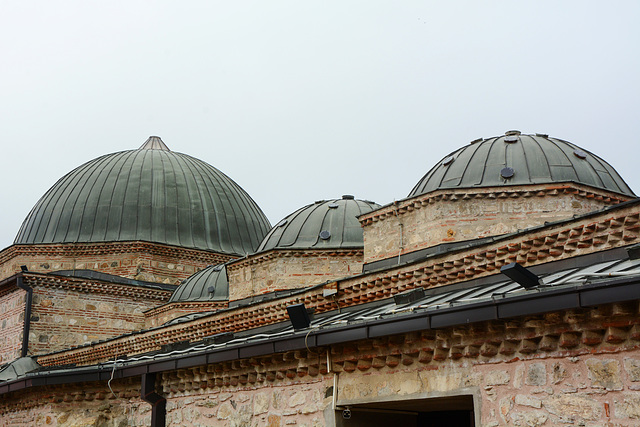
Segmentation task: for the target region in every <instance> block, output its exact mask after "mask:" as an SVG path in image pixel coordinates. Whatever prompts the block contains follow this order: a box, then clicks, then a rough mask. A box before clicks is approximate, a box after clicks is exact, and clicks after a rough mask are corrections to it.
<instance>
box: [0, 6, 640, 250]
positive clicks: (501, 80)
mask: <svg viewBox="0 0 640 427" xmlns="http://www.w3.org/2000/svg"><path fill="white" fill-rule="evenodd" d="M0 5H1V8H0V53H1V57H0V58H1V59H0V61H1V62H0V65H1V66H0V138H1V140H2V150H1V151H0V156H1V157H0V161H1V163H2V173H3V176H2V180H1V184H0V203H1V207H2V209H1V216H0V219H1V221H0V248H4V247H7V246H9V245H10V244H12V242H13V239H14V238H15V235H16V233H17V231H18V229H19V227H20V224H21V223H22V221H23V219H24V218H25V217H26V215H27V214H28V212H29V211H30V209H31V208H32V207H33V205H34V204H35V203H36V202H37V200H38V199H39V198H40V197H41V196H42V195H43V194H44V193H45V191H46V190H47V189H48V188H49V187H51V186H52V185H53V184H54V183H55V182H56V181H57V180H58V179H59V178H60V177H61V176H63V175H64V174H65V173H67V172H69V171H70V170H71V169H73V168H75V167H77V166H79V165H80V164H82V163H84V162H86V161H89V160H92V159H94V158H96V157H98V156H100V155H103V154H107V153H112V152H116V151H121V150H128V149H135V148H138V147H139V146H140V145H141V144H142V143H143V142H144V141H145V140H146V139H147V137H148V136H149V135H158V136H161V137H162V139H163V140H164V142H165V143H166V144H167V145H168V146H169V148H171V149H172V150H173V151H178V152H183V153H187V154H190V155H192V156H194V157H198V158H200V159H202V160H204V161H206V162H208V163H210V164H212V165H213V166H215V167H217V168H218V169H220V170H221V171H223V172H224V173H226V174H227V175H229V176H230V177H231V178H232V179H234V180H235V181H236V182H237V183H238V184H240V185H241V186H242V187H243V188H244V189H245V190H246V191H247V192H248V193H249V194H250V195H251V196H252V197H253V198H254V199H255V200H256V202H257V203H258V204H259V205H260V206H261V208H262V210H263V211H264V212H265V214H266V215H267V217H268V218H269V220H270V221H271V223H272V224H275V223H276V222H277V221H279V220H280V219H281V218H282V217H284V216H286V215H287V214H289V213H291V212H292V211H294V210H296V209H297V208H299V207H301V206H303V205H305V204H308V203H311V202H313V201H315V200H319V199H328V198H334V197H340V196H341V195H342V194H354V195H355V196H356V197H357V198H362V199H369V200H374V201H376V202H378V203H380V204H385V203H389V202H392V201H393V200H397V199H401V198H404V197H406V196H407V194H408V193H409V191H410V190H411V189H412V187H413V186H414V185H415V184H416V182H417V181H418V180H419V179H420V178H421V177H422V176H423V175H424V174H425V173H426V172H427V171H428V170H429V169H430V168H431V167H432V166H433V165H435V164H436V163H437V162H438V161H439V160H440V159H441V158H443V157H444V156H446V155H447V154H448V153H450V152H451V151H454V150H456V149H457V148H459V147H461V146H463V145H465V144H467V143H469V142H470V141H472V140H474V139H476V138H479V137H490V136H496V135H501V134H503V133H504V132H505V131H506V130H509V129H519V130H521V131H522V132H523V133H535V132H541V133H547V134H549V135H551V136H555V137H559V138H562V139H565V140H568V141H571V142H573V143H575V144H578V145H580V146H582V147H583V148H585V149H587V150H589V151H592V152H594V153H596V154H598V155H600V156H601V157H603V158H604V159H605V160H607V161H608V162H609V163H611V164H612V165H613V167H615V168H616V169H617V170H618V171H619V172H620V174H621V175H622V176H623V178H625V180H626V181H627V183H628V184H629V185H630V186H631V188H632V189H634V191H636V192H640V167H639V166H638V155H639V154H640V148H639V142H638V135H640V108H639V107H640V106H639V103H640V101H639V100H640V25H638V22H640V2H638V1H635V0H634V1H610V2H602V1H583V0H581V1H530V2H520V1H518V2H516V1H504V2H479V1H469V2H457V1H446V2H443V1H438V2H436V1H400V2H398V1H386V2H380V1H371V0H368V1H358V2H356V1H344V0H341V1H322V2H320V1H315V2H314V1H290V2H283V1H258V2H245V1H224V2H223V1H210V0H208V1H182V2H176V1H172V2H151V1H131V0H130V1H126V2H118V1H112V2H98V1H87V0H82V1H76V2H68V1H54V2H52V1H42V2H31V1H23V2H17V1H16V2H12V1H1V3H0Z"/></svg>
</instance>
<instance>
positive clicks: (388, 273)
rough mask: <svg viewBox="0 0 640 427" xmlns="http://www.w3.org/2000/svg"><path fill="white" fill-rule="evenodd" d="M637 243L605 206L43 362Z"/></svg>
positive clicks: (125, 349) (100, 356)
mask: <svg viewBox="0 0 640 427" xmlns="http://www.w3.org/2000/svg"><path fill="white" fill-rule="evenodd" d="M638 242H640V200H635V201H633V202H628V203H625V204H624V205H620V206H616V207H613V208H611V209H609V210H607V211H603V212H598V213H596V214H588V215H585V216H583V217H579V218H576V219H571V220H567V221H563V222H560V223H556V224H554V225H552V226H549V227H544V228H540V227H538V228H535V229H533V230H525V231H523V232H521V233H517V234H514V235H511V236H510V237H509V238H508V239H506V240H498V241H494V242H491V243H489V244H486V245H483V246H480V247H474V248H471V249H463V250H459V251H455V252H450V253H444V254H441V255H438V256H434V257H429V258H427V259H425V260H421V261H419V262H415V263H413V264H410V265H404V266H400V267H396V268H390V269H387V270H384V271H378V272H375V273H371V274H366V275H360V276H355V277H351V278H346V279H343V280H339V281H337V288H338V294H337V295H331V297H325V296H323V286H314V287H312V288H309V289H307V290H304V291H301V292H300V293H296V294H294V295H289V296H285V297H281V298H274V299H272V300H269V301H265V302H260V303H255V304H251V305H249V306H245V307H239V308H234V309H227V310H221V311H220V312H218V313H215V314H212V315H210V316H206V317H203V318H201V319H197V320H194V321H191V322H186V323H184V324H180V325H173V326H168V327H165V328H159V329H154V330H149V331H141V332H139V333H137V334H135V337H130V336H127V337H119V338H115V339H112V340H110V341H106V342H103V343H98V344H95V345H91V346H84V347H80V348H76V349H71V350H68V351H64V352H59V353H55V354H50V355H45V356H41V358H40V359H39V362H40V363H41V364H42V365H47V366H52V365H61V364H68V363H77V364H82V365H87V364H94V363H98V362H101V361H106V360H108V359H110V358H113V357H115V356H116V355H118V354H119V355H122V354H129V355H131V354H138V353H144V352H149V351H154V350H158V349H159V348H160V346H161V345H163V344H168V343H170V342H176V341H183V340H190V341H197V340H199V339H202V338H204V337H206V336H210V335H213V334H216V333H221V332H238V331H246V330H249V329H253V328H256V327H260V326H265V325H269V324H275V323H279V322H285V321H286V320H287V319H288V315H287V310H286V307H287V306H289V305H292V304H300V303H304V304H305V306H306V307H307V308H312V309H314V310H315V312H316V313H322V312H327V311H331V310H335V308H336V304H338V305H339V306H340V307H341V308H346V307H351V306H357V305H359V304H363V303H366V302H373V301H378V300H383V299H386V298H389V297H391V296H393V295H395V294H397V293H399V292H403V291H406V290H410V289H414V288H417V287H422V288H434V287H439V286H445V285H450V284H455V283H461V282H466V281H469V280H473V279H479V278H482V277H488V276H492V275H495V274H499V270H500V267H502V266H503V265H506V264H509V263H512V262H518V263H520V264H522V265H524V266H534V265H539V264H544V263H547V262H549V261H557V260H563V259H568V258H572V257H575V256H579V255H587V254H591V253H595V252H600V251H604V250H607V249H614V248H619V247H624V246H628V245H631V244H635V243H638Z"/></svg>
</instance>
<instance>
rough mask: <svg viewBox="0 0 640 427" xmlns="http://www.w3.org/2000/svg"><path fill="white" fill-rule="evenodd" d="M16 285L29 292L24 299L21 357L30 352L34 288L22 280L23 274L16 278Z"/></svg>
mask: <svg viewBox="0 0 640 427" xmlns="http://www.w3.org/2000/svg"><path fill="white" fill-rule="evenodd" d="M16 285H17V286H18V287H19V288H20V289H22V290H24V291H26V292H27V295H26V298H25V301H24V327H23V329H22V350H21V351H20V357H26V356H27V353H28V352H29V330H30V329H31V302H32V301H33V289H32V288H31V287H30V286H27V285H25V284H24V283H23V281H22V274H21V275H19V276H18V277H17V278H16Z"/></svg>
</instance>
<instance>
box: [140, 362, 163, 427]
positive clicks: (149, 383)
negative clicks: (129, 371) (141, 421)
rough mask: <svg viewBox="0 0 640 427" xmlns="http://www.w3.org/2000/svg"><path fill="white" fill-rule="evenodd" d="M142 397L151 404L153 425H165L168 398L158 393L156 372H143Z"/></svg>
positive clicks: (156, 426) (158, 426) (159, 426)
mask: <svg viewBox="0 0 640 427" xmlns="http://www.w3.org/2000/svg"><path fill="white" fill-rule="evenodd" d="M140 398H141V399H142V400H144V401H145V402H147V403H150V404H151V427H165V425H166V421H165V418H166V413H167V399H165V398H164V397H162V396H161V395H159V394H158V393H156V374H142V387H141V388H140Z"/></svg>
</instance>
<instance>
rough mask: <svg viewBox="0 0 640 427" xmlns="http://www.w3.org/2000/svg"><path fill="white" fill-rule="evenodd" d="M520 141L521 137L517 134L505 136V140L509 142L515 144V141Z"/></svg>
mask: <svg viewBox="0 0 640 427" xmlns="http://www.w3.org/2000/svg"><path fill="white" fill-rule="evenodd" d="M518 141H520V138H518V137H517V136H515V135H509V136H505V137H504V142H506V143H507V144H513V143H514V142H518Z"/></svg>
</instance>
